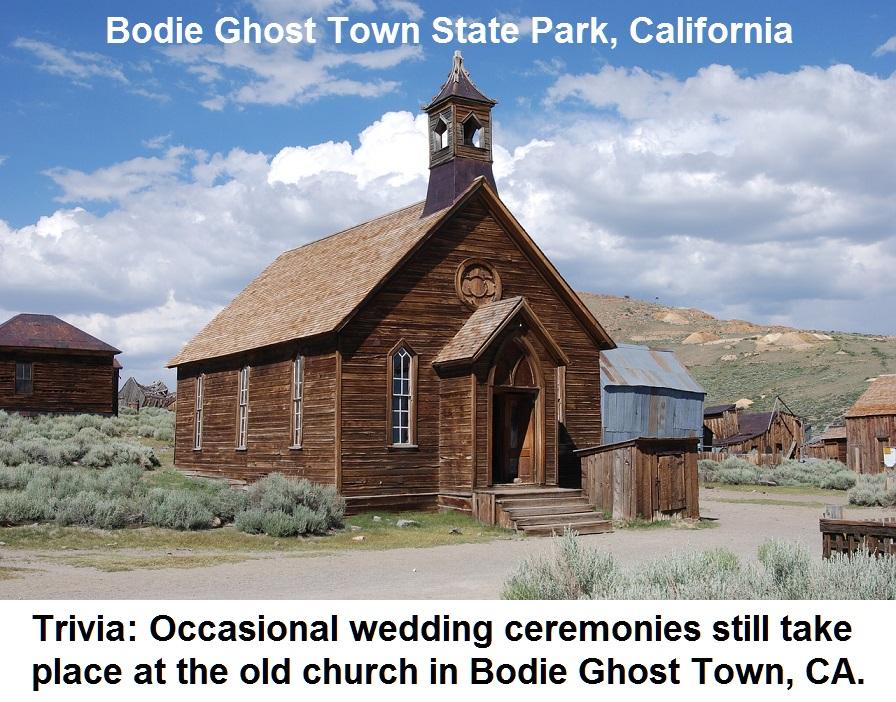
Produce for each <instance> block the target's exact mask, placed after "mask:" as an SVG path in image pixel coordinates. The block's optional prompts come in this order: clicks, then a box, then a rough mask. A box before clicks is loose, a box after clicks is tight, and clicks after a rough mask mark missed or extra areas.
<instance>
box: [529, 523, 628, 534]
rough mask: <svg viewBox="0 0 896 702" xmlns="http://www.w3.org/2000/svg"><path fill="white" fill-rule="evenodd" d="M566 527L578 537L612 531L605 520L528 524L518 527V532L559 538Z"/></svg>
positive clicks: (610, 525) (611, 524) (609, 524)
mask: <svg viewBox="0 0 896 702" xmlns="http://www.w3.org/2000/svg"><path fill="white" fill-rule="evenodd" d="M567 526H569V527H570V528H571V529H572V530H573V531H574V532H576V533H577V534H578V535H580V536H583V535H585V534H606V533H607V532H610V531H613V523H612V522H609V521H607V520H606V519H595V520H594V521H592V522H585V523H581V524H530V525H528V526H523V527H520V531H522V532H523V533H524V534H526V535H527V536H561V535H562V534H563V532H564V530H565V529H566V527H567Z"/></svg>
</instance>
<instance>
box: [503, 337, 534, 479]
mask: <svg viewBox="0 0 896 702" xmlns="http://www.w3.org/2000/svg"><path fill="white" fill-rule="evenodd" d="M536 368H537V366H536V364H535V361H534V360H533V359H532V357H531V354H530V353H529V350H528V349H527V348H526V347H525V346H524V345H523V344H522V343H521V342H520V341H509V342H507V343H506V344H505V345H504V347H503V348H502V349H501V352H500V353H499V355H498V359H497V361H496V362H495V366H494V368H493V372H492V383H491V390H492V392H491V397H492V426H491V443H492V445H491V449H492V451H491V458H492V461H491V484H492V485H507V484H514V483H519V484H529V485H531V484H537V483H539V482H541V480H540V474H541V473H542V471H541V470H540V461H541V456H542V455H543V450H542V448H541V447H540V445H539V437H541V436H543V432H542V431H541V427H540V426H539V403H540V402H541V399H542V398H541V387H540V383H539V375H538V372H537V370H536Z"/></svg>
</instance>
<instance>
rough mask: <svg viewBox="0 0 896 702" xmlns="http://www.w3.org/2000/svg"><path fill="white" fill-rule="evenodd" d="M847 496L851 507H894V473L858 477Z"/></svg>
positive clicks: (895, 474)
mask: <svg viewBox="0 0 896 702" xmlns="http://www.w3.org/2000/svg"><path fill="white" fill-rule="evenodd" d="M888 483H889V486H890V487H889V489H888V488H887V485H888ZM847 495H848V497H849V503H850V504H851V505H863V506H866V507H896V473H877V474H876V475H868V474H863V475H859V476H858V479H857V480H856V485H855V487H854V488H853V489H852V490H850V491H849V493H847Z"/></svg>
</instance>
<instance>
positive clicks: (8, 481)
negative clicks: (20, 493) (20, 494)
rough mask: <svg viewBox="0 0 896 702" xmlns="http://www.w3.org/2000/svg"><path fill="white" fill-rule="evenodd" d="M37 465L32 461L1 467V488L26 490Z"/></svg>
mask: <svg viewBox="0 0 896 702" xmlns="http://www.w3.org/2000/svg"><path fill="white" fill-rule="evenodd" d="M36 467H37V466H35V465H33V464H31V463H22V464H21V465H17V466H3V467H0V490H24V489H25V486H26V485H28V481H29V480H31V477H32V476H33V475H34V470H35V468H36Z"/></svg>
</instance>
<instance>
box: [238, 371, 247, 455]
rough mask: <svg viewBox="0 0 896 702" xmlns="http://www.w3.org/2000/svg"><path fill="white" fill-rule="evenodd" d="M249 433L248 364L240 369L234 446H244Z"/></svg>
mask: <svg viewBox="0 0 896 702" xmlns="http://www.w3.org/2000/svg"><path fill="white" fill-rule="evenodd" d="M248 435H249V366H243V368H241V369H240V384H239V410H238V413H237V430H236V447H237V448H238V449H244V448H246V439H247V438H248Z"/></svg>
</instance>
